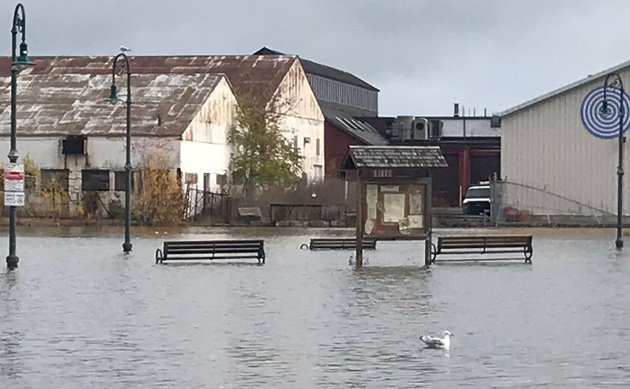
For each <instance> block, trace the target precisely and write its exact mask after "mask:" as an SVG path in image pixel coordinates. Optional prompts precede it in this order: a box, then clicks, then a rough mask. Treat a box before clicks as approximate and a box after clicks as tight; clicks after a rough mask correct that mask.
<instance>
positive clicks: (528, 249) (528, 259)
mask: <svg viewBox="0 0 630 389" xmlns="http://www.w3.org/2000/svg"><path fill="white" fill-rule="evenodd" d="M533 254H534V248H533V247H532V246H527V247H525V263H532V255H533Z"/></svg>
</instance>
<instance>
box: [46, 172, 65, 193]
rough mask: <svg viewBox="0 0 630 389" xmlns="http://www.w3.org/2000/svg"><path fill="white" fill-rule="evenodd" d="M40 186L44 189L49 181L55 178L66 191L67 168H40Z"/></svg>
mask: <svg viewBox="0 0 630 389" xmlns="http://www.w3.org/2000/svg"><path fill="white" fill-rule="evenodd" d="M40 174H41V188H42V189H46V188H48V186H49V185H50V182H51V181H52V180H53V178H54V179H55V181H57V183H58V184H59V186H61V188H62V189H63V190H65V191H66V192H67V191H68V170H66V169H41V172H40Z"/></svg>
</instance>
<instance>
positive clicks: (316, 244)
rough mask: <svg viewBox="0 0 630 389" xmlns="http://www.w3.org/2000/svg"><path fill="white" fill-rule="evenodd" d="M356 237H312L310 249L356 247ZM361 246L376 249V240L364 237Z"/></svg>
mask: <svg viewBox="0 0 630 389" xmlns="http://www.w3.org/2000/svg"><path fill="white" fill-rule="evenodd" d="M356 243H357V242H356V239H354V238H313V239H311V241H310V244H309V249H311V250H343V249H356ZM363 248H364V249H367V250H370V249H376V240H374V239H364V240H363Z"/></svg>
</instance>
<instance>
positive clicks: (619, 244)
mask: <svg viewBox="0 0 630 389" xmlns="http://www.w3.org/2000/svg"><path fill="white" fill-rule="evenodd" d="M615 247H616V248H618V249H622V248H623V239H615ZM7 260H8V259H7Z"/></svg>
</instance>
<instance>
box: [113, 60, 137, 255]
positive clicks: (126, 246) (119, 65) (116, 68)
mask: <svg viewBox="0 0 630 389" xmlns="http://www.w3.org/2000/svg"><path fill="white" fill-rule="evenodd" d="M121 58H122V61H120V62H119V59H121ZM125 72H126V73H127V100H126V103H127V142H126V143H127V147H126V162H125V178H126V182H125V242H124V243H123V245H122V246H123V252H124V253H125V254H128V253H129V252H130V251H131V234H130V232H129V223H130V219H131V169H132V167H131V66H130V65H129V58H128V57H127V55H126V54H125V53H119V54H118V55H116V57H114V64H113V66H112V86H111V94H110V96H109V102H110V103H112V104H116V103H117V102H118V89H117V88H116V75H119V76H120V75H122V74H123V73H125Z"/></svg>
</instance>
